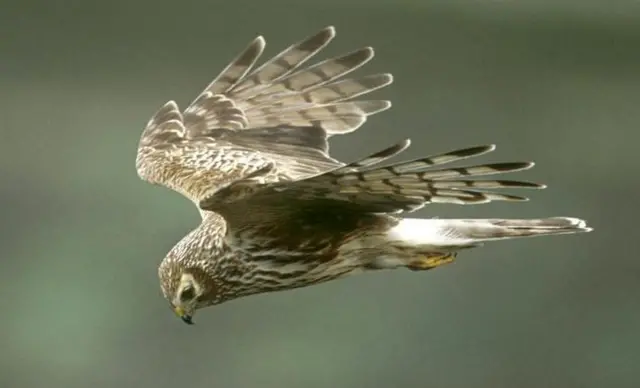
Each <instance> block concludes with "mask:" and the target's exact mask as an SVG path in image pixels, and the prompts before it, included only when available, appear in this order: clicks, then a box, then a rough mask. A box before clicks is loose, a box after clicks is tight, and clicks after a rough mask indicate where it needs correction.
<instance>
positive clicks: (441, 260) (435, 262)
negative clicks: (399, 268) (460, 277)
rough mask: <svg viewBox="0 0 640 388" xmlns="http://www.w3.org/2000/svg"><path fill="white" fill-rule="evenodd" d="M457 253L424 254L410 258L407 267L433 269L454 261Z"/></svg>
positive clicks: (420, 269)
mask: <svg viewBox="0 0 640 388" xmlns="http://www.w3.org/2000/svg"><path fill="white" fill-rule="evenodd" d="M456 254H457V253H455V252H449V253H427V254H422V255H420V256H419V257H416V258H415V259H412V260H410V261H409V263H408V264H407V265H406V267H407V268H409V269H410V270H412V271H425V270H428V269H433V268H435V267H439V266H441V265H445V264H449V263H453V260H454V259H455V257H456Z"/></svg>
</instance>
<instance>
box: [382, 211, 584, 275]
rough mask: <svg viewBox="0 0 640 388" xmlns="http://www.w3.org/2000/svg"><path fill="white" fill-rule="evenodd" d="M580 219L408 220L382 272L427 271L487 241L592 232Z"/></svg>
mask: <svg viewBox="0 0 640 388" xmlns="http://www.w3.org/2000/svg"><path fill="white" fill-rule="evenodd" d="M591 230H592V229H591V228H590V227H588V226H587V225H586V222H585V221H583V220H581V219H578V218H570V217H553V218H541V219H529V220H523V219H500V218H490V219H417V218H405V219H402V220H400V222H399V223H398V224H397V225H395V226H394V227H392V228H391V229H390V230H389V231H388V233H387V238H386V244H387V245H386V247H387V248H386V249H390V250H391V251H392V252H388V253H392V255H389V256H393V257H394V259H393V260H392V261H388V262H380V263H379V267H381V268H394V267H397V266H405V267H408V268H410V269H414V270H424V269H431V268H434V267H437V266H439V265H442V264H447V263H450V262H451V261H453V258H454V257H455V256H456V254H457V251H459V250H461V249H465V248H472V247H476V246H479V245H482V243H484V242H485V241H493V240H505V239H512V238H520V237H533V236H548V235H554V234H570V233H582V232H590V231H591Z"/></svg>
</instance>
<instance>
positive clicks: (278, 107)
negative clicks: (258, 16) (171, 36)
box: [136, 27, 392, 202]
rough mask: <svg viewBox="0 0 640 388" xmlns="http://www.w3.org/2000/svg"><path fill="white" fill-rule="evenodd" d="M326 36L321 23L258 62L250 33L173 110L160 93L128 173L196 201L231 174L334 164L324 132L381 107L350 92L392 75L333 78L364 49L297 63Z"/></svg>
mask: <svg viewBox="0 0 640 388" xmlns="http://www.w3.org/2000/svg"><path fill="white" fill-rule="evenodd" d="M334 36H335V30H334V28H333V27H327V28H325V29H323V30H321V31H320V32H318V33H316V34H315V35H313V36H310V37H308V38H307V39H304V40H303V41H301V42H299V43H297V44H294V45H292V46H290V47H288V48H287V49H285V50H284V51H282V52H280V53H279V54H277V55H276V56H274V57H273V58H271V59H270V60H268V61H266V62H265V63H264V64H262V65H261V66H258V67H255V64H256V62H257V60H258V58H259V57H260V55H261V54H262V52H263V50H264V48H265V40H264V39H263V38H262V37H257V38H256V39H254V40H253V42H251V44H249V46H248V47H247V48H246V49H245V50H244V51H243V52H242V53H241V54H240V55H238V56H237V57H236V58H235V59H234V60H233V61H232V62H231V63H230V64H229V65H228V66H227V67H226V68H225V69H224V70H223V71H222V72H221V73H220V75H218V76H217V77H216V78H215V79H214V80H213V81H212V82H211V84H209V86H207V87H206V88H205V90H204V91H203V92H202V93H201V94H200V95H199V96H198V97H197V98H196V99H195V100H194V101H193V102H192V103H191V104H190V105H189V106H188V107H187V108H186V109H185V110H184V111H183V112H181V111H180V110H179V108H178V106H177V104H176V103H175V102H173V101H170V102H168V103H166V104H165V105H164V106H163V107H162V108H161V109H160V110H159V111H158V112H157V113H156V114H155V115H154V116H153V117H152V118H151V120H150V121H149V122H148V124H147V126H146V128H145V129H144V131H143V133H142V136H141V139H140V143H139V147H138V153H137V158H136V167H137V171H138V175H139V176H140V177H141V178H142V179H144V180H146V181H149V182H151V183H155V184H160V185H164V186H167V187H169V188H172V189H174V190H176V191H178V192H180V193H182V194H183V195H185V196H187V197H188V198H190V199H191V200H192V201H194V202H199V201H200V200H202V199H203V198H206V197H210V196H211V194H212V193H215V192H216V191H218V190H220V189H221V188H224V187H226V186H228V185H230V184H232V183H234V182H238V181H242V182H245V183H246V182H257V183H263V182H274V181H278V180H295V179H299V178H302V177H306V176H312V175H317V174H319V173H321V172H323V171H328V170H331V169H334V168H336V167H338V166H341V165H342V163H340V162H339V161H337V160H335V159H333V158H331V157H330V156H329V154H328V150H329V147H328V143H327V139H328V138H329V137H330V136H332V135H336V134H344V133H348V132H352V131H354V130H356V129H357V128H358V127H359V126H360V125H362V124H363V123H364V121H365V120H366V118H367V116H369V115H372V114H374V113H377V112H380V111H382V110H385V109H387V108H389V106H390V103H389V102H388V101H373V100H368V101H364V100H353V99H354V98H355V97H357V96H361V95H363V94H366V93H369V92H371V91H373V90H376V89H378V88H381V87H383V86H386V85H388V84H390V83H391V82H392V77H391V75H390V74H376V75H370V76H364V77H359V78H349V79H345V78H342V77H343V76H344V75H346V74H347V73H350V72H351V71H353V70H355V69H356V68H358V67H360V66H362V65H363V64H364V63H366V62H368V61H369V60H370V59H371V58H372V57H373V50H372V49H371V48H369V47H365V48H362V49H359V50H356V51H353V52H350V53H348V54H345V55H342V56H339V57H336V58H331V59H328V60H325V61H322V62H319V63H316V64H314V65H311V66H306V67H303V66H302V65H303V64H304V63H305V62H306V61H307V60H309V59H310V58H311V57H313V56H314V55H315V54H316V53H318V52H319V51H320V50H321V49H322V48H324V47H325V46H326V45H327V44H328V43H329V42H330V41H331V40H332V39H333V38H334Z"/></svg>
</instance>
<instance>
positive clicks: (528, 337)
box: [0, 0, 640, 388]
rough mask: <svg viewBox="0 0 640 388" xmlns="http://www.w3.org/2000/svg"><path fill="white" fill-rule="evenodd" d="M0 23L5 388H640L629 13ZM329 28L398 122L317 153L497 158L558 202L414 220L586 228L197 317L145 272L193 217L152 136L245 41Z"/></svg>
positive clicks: (135, 15) (19, 18) (269, 14)
mask: <svg viewBox="0 0 640 388" xmlns="http://www.w3.org/2000/svg"><path fill="white" fill-rule="evenodd" d="M1 5H2V7H1V8H2V11H1V12H0V37H1V38H0V85H1V87H0V130H1V131H2V142H0V147H2V148H1V149H2V152H0V163H1V164H0V174H1V178H2V179H1V182H2V183H1V185H0V195H1V198H2V201H1V204H2V205H1V206H2V215H1V218H0V219H1V221H0V226H1V228H2V230H1V233H0V250H1V260H2V264H1V265H2V267H1V269H0V295H1V297H0V307H2V308H1V310H0V311H1V312H0V314H1V319H0V333H1V334H0V386H2V387H27V388H28V387H48V388H58V387H60V388H62V387H64V388H75V387H82V388H85V387H92V388H102V387H132V388H142V387H154V388H163V387H220V388H249V387H261V388H268V387H278V388H290V387H291V388H293V387H305V388H315V387H331V388H334V387H340V388H343V387H344V388H352V387H372V388H376V387H407V388H413V387H417V388H422V387H436V388H449V387H452V388H453V387H491V388H500V387H505V388H507V387H520V388H526V387H563V388H570V387H594V388H595V387H615V388H623V387H638V386H640V369H639V368H638V366H639V365H640V333H639V330H638V328H639V327H640V309H639V308H638V307H639V305H638V303H639V300H640V299H639V297H640V259H639V258H638V251H637V243H638V238H639V237H640V235H639V234H638V228H637V219H638V215H639V214H638V213H640V212H639V211H638V204H637V199H638V197H639V195H640V190H639V188H640V186H639V183H638V182H640V180H639V179H638V176H637V174H638V167H640V164H639V162H638V159H637V158H638V142H639V140H640V136H639V131H638V124H639V123H640V109H639V107H638V100H639V99H638V97H639V96H640V71H639V69H640V50H638V47H640V3H638V2H637V1H633V0H607V1H602V0H601V1H595V0H594V1H588V0H519V1H512V2H508V1H483V0H446V1H445V0H438V1H436V0H323V1H283V0H273V1H257V0H256V1H253V2H248V1H216V0H207V1H191V0H182V1H168V0H137V1H124V0H112V1H109V2H98V1H88V0H84V1H79V0H75V1H69V0H60V1H50V0H33V1H28V2H24V1H23V2H18V1H14V2H12V1H7V0H2V1H1ZM329 24H333V25H335V26H336V28H337V31H338V38H337V40H336V41H334V43H333V44H332V45H331V46H330V47H329V48H327V50H326V52H325V53H323V55H322V57H323V58H324V57H327V56H329V55H335V54H340V53H343V52H346V51H350V50H352V49H355V48H358V47H361V46H364V45H373V46H374V47H375V48H376V51H377V57H376V58H375V59H374V60H373V62H371V63H370V64H369V65H367V66H366V69H363V70H361V71H360V72H359V74H365V73H375V72H383V71H384V72H386V71H388V72H392V73H394V75H395V76H396V77H395V79H396V80H395V83H394V84H393V85H392V86H391V87H389V88H386V89H384V90H382V91H378V92H376V94H375V97H378V98H388V99H391V100H393V102H394V107H393V109H391V110H390V111H388V112H385V113H384V114H381V115H379V116H375V117H373V118H372V119H371V120H370V121H369V122H368V123H367V124H366V125H365V126H364V127H363V128H361V129H360V131H358V132H357V133H354V134H352V135H348V136H344V137H340V138H334V140H333V143H332V147H333V148H332V150H333V153H334V154H335V155H336V156H337V157H339V158H342V159H347V160H350V159H354V158H357V157H359V156H362V155H365V154H366V153H368V152H371V151H375V150H377V149H379V148H381V147H384V146H386V145H388V144H390V143H392V142H395V141H398V140H399V139H402V138H404V137H406V136H409V137H411V138H412V140H413V147H412V148H411V149H410V150H409V151H408V152H407V154H406V156H407V157H417V156H420V155H425V154H431V153H434V152H439V151H447V150H450V149H453V148H456V147H464V146H471V145H476V144H485V143H497V145H498V150H497V151H496V152H495V153H494V154H491V155H490V156H488V157H486V158H485V160H486V161H509V160H514V159H515V160H530V159H532V160H535V161H537V163H538V165H537V167H536V168H535V169H534V170H532V171H528V172H523V173H520V174H518V176H517V177H518V178H522V179H527V180H534V181H535V180H537V181H541V182H545V183H547V184H549V189H547V190H544V191H541V192H533V193H531V195H532V197H533V200H532V201H530V202H528V203H524V204H505V203H502V204H488V205H482V206H475V207H459V206H453V205H433V206H429V207H428V208H426V209H424V210H422V211H421V212H419V213H418V214H416V216H422V217H429V216H439V217H487V216H489V217H502V216H504V217H543V216H557V215H571V216H580V217H583V218H586V219H587V220H589V221H590V223H591V225H592V226H594V227H595V228H596V231H595V232H594V233H591V234H589V235H578V236H560V237H549V238H541V239H528V240H519V241H512V242H504V243H495V244H490V245H487V246H486V247H485V248H482V249H478V250H474V251H470V252H466V253H465V254H463V255H461V257H460V258H459V260H458V261H457V263H456V264H454V265H451V266H447V267H445V268H441V269H438V270H435V271H432V272H428V273H412V272H410V271H402V270H399V271H394V272H384V273H376V274H371V275H367V276H360V277H354V278H351V279H347V280H342V281H337V282H331V283H327V284H324V285H320V286H316V287H312V288H308V289H301V290H296V291H292V292H287V293H277V294H270V295H262V296H254V297H250V298H245V299H240V300H237V301H234V302H230V303H228V304H223V305H221V306H217V307H215V308H211V309H207V310H203V311H202V312H200V313H199V314H198V316H197V324H196V325H195V326H193V327H189V326H187V325H184V324H183V323H182V322H180V321H179V320H178V319H176V317H175V316H173V315H172V313H171V311H170V310H169V309H168V307H167V304H166V302H165V301H164V300H163V298H162V297H161V294H160V290H159V287H158V281H157V277H156V266H157V264H158V263H159V262H160V260H161V259H162V258H163V256H164V254H165V253H166V252H167V251H168V250H169V249H170V248H171V246H172V245H173V244H174V243H175V242H176V241H178V240H179V239H180V238H181V237H182V236H183V235H184V234H185V233H186V232H187V231H188V230H190V229H191V228H192V227H193V226H194V225H195V224H196V223H198V222H199V216H198V213H197V212H196V210H195V208H194V207H193V206H192V205H191V204H190V203H189V202H188V201H186V200H185V199H183V198H181V197H180V196H179V195H177V194H175V193H173V192H170V191H168V190H163V189H161V188H157V187H153V186H151V185H148V184H146V183H143V182H142V181H139V180H138V178H137V176H136V172H135V168H134V158H135V152H136V146H137V141H138V138H139V135H140V132H141V130H142V126H143V125H144V123H145V122H146V121H147V119H148V118H149V117H150V115H151V114H153V113H154V111H155V110H156V109H157V108H158V107H159V106H161V105H162V104H163V103H164V102H165V101H167V100H169V99H176V100H177V101H178V102H179V103H180V104H181V105H182V106H183V107H184V106H185V104H187V103H188V102H189V101H191V99H192V98H193V97H194V96H195V95H196V94H197V93H198V92H199V91H200V90H201V89H202V88H203V87H204V86H205V85H206V84H207V83H208V82H209V81H210V79H212V77H213V76H214V75H216V74H217V72H218V71H219V70H221V69H222V68H223V67H224V66H225V65H226V64H227V62H228V61H229V60H230V59H231V58H232V57H233V56H235V54H236V53H237V52H238V50H240V49H241V48H243V47H244V46H245V44H246V43H247V42H248V41H249V40H251V39H252V38H253V37H254V36H256V35H257V34H264V35H265V36H266V38H267V42H268V46H267V54H274V53H276V52H278V51H279V50H280V49H282V48H284V47H286V46H288V45H289V44H291V43H293V42H294V41H296V40H299V39H301V38H303V37H305V36H307V35H309V34H311V33H314V32H315V31H316V30H318V29H320V28H322V27H324V26H326V25H329Z"/></svg>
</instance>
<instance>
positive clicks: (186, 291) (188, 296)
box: [180, 286, 196, 302]
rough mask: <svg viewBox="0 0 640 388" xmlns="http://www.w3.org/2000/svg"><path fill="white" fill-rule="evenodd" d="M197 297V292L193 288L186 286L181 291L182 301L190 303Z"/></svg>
mask: <svg viewBox="0 0 640 388" xmlns="http://www.w3.org/2000/svg"><path fill="white" fill-rule="evenodd" d="M195 296H196V290H195V288H193V286H186V287H185V288H183V289H182V291H180V301H181V302H189V301H191V300H192V299H193V298H195Z"/></svg>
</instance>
